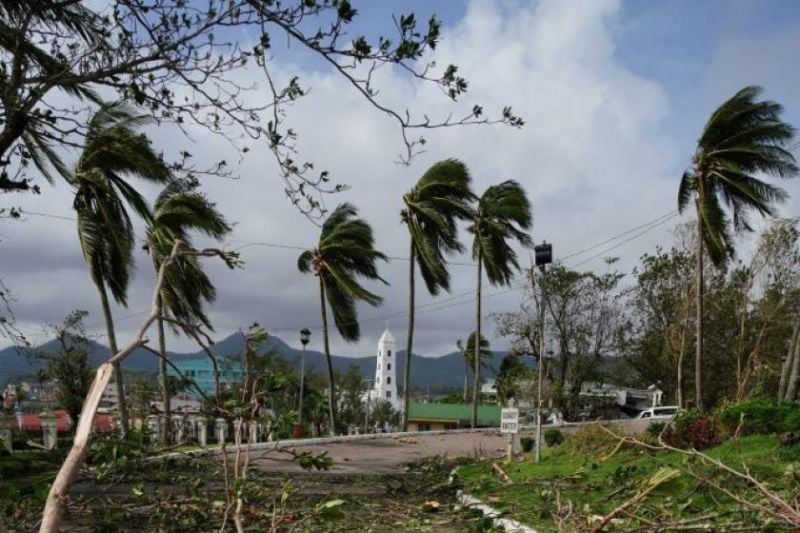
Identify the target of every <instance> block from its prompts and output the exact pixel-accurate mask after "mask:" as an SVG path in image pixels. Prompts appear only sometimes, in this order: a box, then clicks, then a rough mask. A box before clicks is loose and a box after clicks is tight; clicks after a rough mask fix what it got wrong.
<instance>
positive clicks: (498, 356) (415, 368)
mask: <svg viewBox="0 0 800 533" xmlns="http://www.w3.org/2000/svg"><path fill="white" fill-rule="evenodd" d="M57 348H58V343H57V342H56V341H55V340H52V341H49V342H47V343H45V344H43V345H40V346H37V347H35V348H33V349H17V348H15V347H13V346H11V347H8V348H4V349H2V350H0V383H1V384H3V385H5V383H8V382H9V381H14V380H16V379H19V378H20V377H22V376H33V375H35V374H36V371H37V370H38V369H39V368H42V367H44V366H46V361H44V360H43V359H41V358H39V357H36V354H37V353H46V352H48V351H49V352H53V351H55V350H56V349H57ZM263 350H265V351H266V350H271V351H274V352H275V353H276V354H277V355H279V356H281V357H282V358H284V359H285V360H287V361H289V362H290V363H293V364H296V365H298V366H299V364H300V355H301V350H299V349H296V348H293V347H291V346H289V345H288V344H286V343H285V342H284V341H283V340H282V339H280V338H279V337H275V336H272V337H270V338H269V340H268V341H267V343H266V344H265V346H264V347H263ZM211 351H212V353H213V354H214V355H215V356H217V357H225V356H237V355H239V354H241V353H243V351H244V337H243V336H242V335H241V334H240V333H235V334H233V335H229V336H228V337H226V338H224V339H222V340H221V341H219V342H217V343H216V344H214V345H213V346H212V347H211ZM109 355H110V350H109V349H108V348H107V347H106V346H104V345H102V344H100V343H97V342H94V341H90V344H89V357H90V361H91V362H92V365H94V366H97V365H99V364H100V363H101V362H103V361H105V360H107V359H108V357H109ZM305 355H306V368H307V369H309V370H312V371H317V372H322V371H323V370H325V356H324V355H323V354H322V353H321V352H318V351H315V350H306V352H305ZM505 355H506V352H495V353H494V355H493V357H492V358H491V360H490V361H489V365H490V366H491V367H492V369H498V368H500V361H501V360H502V359H503V357H505ZM169 356H170V358H171V359H172V360H181V359H192V358H196V357H206V354H205V352H203V351H202V350H198V351H197V352H192V353H178V352H169ZM396 357H397V368H398V370H399V369H402V368H403V367H404V365H405V351H400V352H397V354H396ZM351 365H355V366H356V367H358V369H359V370H360V371H361V374H362V375H363V376H364V377H365V378H370V377H373V376H374V374H375V357H374V356H371V357H345V356H338V355H335V356H333V367H334V369H335V370H341V371H345V370H347V368H348V367H349V366H351ZM122 367H123V369H128V370H135V371H140V372H152V373H155V372H157V371H158V359H157V358H156V357H155V356H154V355H153V354H152V353H150V352H149V351H147V350H144V349H141V348H139V349H137V350H135V351H134V352H133V353H132V354H131V355H130V356H129V357H128V358H127V359H125V361H124V362H123V364H122ZM492 369H489V370H487V371H486V373H485V375H486V376H487V377H494V371H493V370H492ZM400 375H401V372H398V380H401V379H402V378H401V377H400ZM411 381H412V382H413V383H414V384H415V388H417V389H419V390H426V389H428V388H430V390H431V391H432V392H440V391H444V390H460V389H461V387H463V384H464V359H463V357H462V356H461V354H460V353H458V352H453V353H449V354H446V355H442V356H440V357H422V356H417V355H415V357H414V360H413V362H412V366H411Z"/></svg>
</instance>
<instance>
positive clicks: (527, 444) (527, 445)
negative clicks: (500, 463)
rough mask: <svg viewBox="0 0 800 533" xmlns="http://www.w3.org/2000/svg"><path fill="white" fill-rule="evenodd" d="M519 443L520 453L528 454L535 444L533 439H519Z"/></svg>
mask: <svg viewBox="0 0 800 533" xmlns="http://www.w3.org/2000/svg"><path fill="white" fill-rule="evenodd" d="M519 443H520V444H521V445H522V451H523V452H525V453H528V452H530V451H531V450H533V445H534V444H536V439H534V438H533V437H520V439H519Z"/></svg>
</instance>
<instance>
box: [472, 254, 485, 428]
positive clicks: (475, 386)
mask: <svg viewBox="0 0 800 533" xmlns="http://www.w3.org/2000/svg"><path fill="white" fill-rule="evenodd" d="M482 275H483V262H482V261H481V257H480V256H478V293H477V295H478V304H477V306H476V310H475V318H476V327H475V368H474V369H473V374H472V375H473V376H474V378H473V382H472V420H471V424H470V425H471V427H472V428H473V429H474V428H475V427H476V426H477V425H478V398H479V396H480V394H479V393H480V390H479V388H480V382H481V278H482V277H483V276H482Z"/></svg>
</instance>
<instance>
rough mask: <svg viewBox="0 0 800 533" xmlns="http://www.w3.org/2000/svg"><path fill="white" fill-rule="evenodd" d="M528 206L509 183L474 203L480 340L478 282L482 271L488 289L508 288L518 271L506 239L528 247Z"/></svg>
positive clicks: (476, 373)
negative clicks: (515, 272)
mask: <svg viewBox="0 0 800 533" xmlns="http://www.w3.org/2000/svg"><path fill="white" fill-rule="evenodd" d="M532 221H533V218H532V216H531V204H530V202H529V201H528V197H527V196H526V195H525V191H524V190H523V188H522V187H521V186H520V184H519V183H517V182H516V181H513V180H508V181H504V182H502V183H499V184H497V185H492V186H491V187H489V188H488V189H486V192H484V193H483V196H481V197H480V199H479V200H478V208H477V210H476V213H475V219H474V220H473V222H472V224H470V226H469V228H468V229H469V231H470V233H472V234H473V235H474V239H473V241H472V257H473V258H474V259H475V260H477V261H478V288H477V309H476V318H477V320H476V322H477V326H476V328H475V334H476V335H477V337H478V338H481V282H482V277H483V268H484V267H485V268H486V277H487V278H488V279H489V283H491V284H492V285H509V284H510V283H511V278H512V276H513V270H519V264H518V263H517V254H516V252H515V251H514V250H513V249H512V248H511V246H510V245H509V242H508V241H509V240H510V239H515V240H517V241H519V243H520V244H522V245H523V246H530V245H531V244H532V241H531V238H530V236H529V235H528V234H527V233H525V232H524V231H522V230H527V229H529V228H530V227H531V223H532ZM479 349H480V343H477V344H476V345H475V347H474V350H475V359H474V361H473V365H474V383H473V385H472V420H471V422H472V427H473V428H474V427H475V426H476V425H477V423H478V392H479V387H480V372H481V370H480V354H479Z"/></svg>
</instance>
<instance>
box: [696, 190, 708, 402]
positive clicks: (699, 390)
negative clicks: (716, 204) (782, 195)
mask: <svg viewBox="0 0 800 533" xmlns="http://www.w3.org/2000/svg"><path fill="white" fill-rule="evenodd" d="M697 202H698V209H697V258H696V265H695V269H696V271H695V275H696V277H697V292H696V293H695V301H696V305H697V318H696V320H695V322H696V323H695V327H696V328H697V334H696V337H697V339H696V342H695V344H696V346H695V350H696V351H695V357H694V396H695V404H696V406H697V409H698V410H699V411H700V412H701V413H702V412H703V411H704V409H705V406H704V405H703V340H704V339H703V293H704V292H705V288H704V283H703V221H702V218H701V217H700V206H699V202H700V200H699V199H698V200H697Z"/></svg>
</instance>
